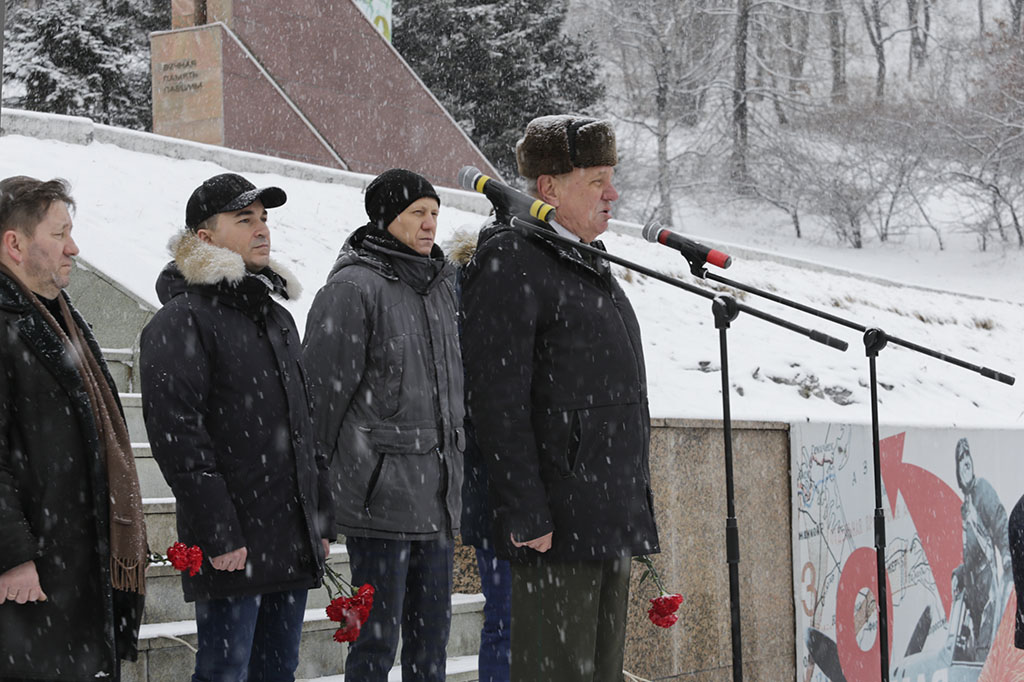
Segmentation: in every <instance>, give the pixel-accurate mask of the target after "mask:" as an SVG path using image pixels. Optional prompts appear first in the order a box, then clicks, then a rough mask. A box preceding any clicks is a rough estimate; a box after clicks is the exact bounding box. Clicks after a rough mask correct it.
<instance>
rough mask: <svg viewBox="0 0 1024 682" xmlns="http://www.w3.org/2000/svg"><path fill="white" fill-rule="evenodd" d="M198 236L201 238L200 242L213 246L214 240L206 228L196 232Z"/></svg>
mask: <svg viewBox="0 0 1024 682" xmlns="http://www.w3.org/2000/svg"><path fill="white" fill-rule="evenodd" d="M196 236H197V237H199V241H201V242H205V243H206V244H212V243H213V239H212V238H210V231H209V230H207V229H205V228H200V229H198V230H196Z"/></svg>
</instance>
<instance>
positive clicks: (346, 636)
mask: <svg viewBox="0 0 1024 682" xmlns="http://www.w3.org/2000/svg"><path fill="white" fill-rule="evenodd" d="M357 639H359V626H358V625H356V626H355V627H348V626H345V627H343V628H340V629H338V630H335V631H334V641H335V642H354V641H356V640H357Z"/></svg>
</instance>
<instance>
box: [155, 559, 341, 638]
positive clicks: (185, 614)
mask: <svg viewBox="0 0 1024 682" xmlns="http://www.w3.org/2000/svg"><path fill="white" fill-rule="evenodd" d="M150 547H151V548H152V549H154V551H158V552H160V553H161V554H163V553H164V552H165V547H159V548H157V547H156V546H154V545H153V544H152V543H151V544H150ZM329 561H330V565H331V567H332V568H333V569H334V570H335V571H337V572H338V573H340V574H341V575H342V576H343V577H344V578H345V579H346V580H348V579H349V569H348V552H347V551H346V550H345V545H340V544H335V545H331V556H330V559H329ZM329 603H331V600H330V597H329V596H328V594H327V588H326V587H319V588H317V589H315V590H311V591H310V593H309V597H308V599H307V601H306V607H307V608H310V609H313V608H319V609H323V608H326V607H327V605H328V604H329ZM195 616H196V611H195V606H194V605H193V604H192V603H186V602H185V600H184V598H183V597H182V594H181V571H177V570H175V569H174V568H173V567H171V566H170V564H153V565H151V566H150V567H149V570H147V571H146V612H145V615H144V617H143V622H144V623H169V622H174V621H185V620H192V619H194V618H195Z"/></svg>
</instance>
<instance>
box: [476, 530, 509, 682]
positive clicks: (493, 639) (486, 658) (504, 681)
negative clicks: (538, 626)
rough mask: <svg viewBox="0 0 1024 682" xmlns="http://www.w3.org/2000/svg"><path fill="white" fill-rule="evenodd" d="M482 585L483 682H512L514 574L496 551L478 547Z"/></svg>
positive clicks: (477, 557)
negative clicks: (510, 663)
mask: <svg viewBox="0 0 1024 682" xmlns="http://www.w3.org/2000/svg"><path fill="white" fill-rule="evenodd" d="M476 565H477V568H479V569H480V586H481V588H482V589H483V591H484V600H485V601H484V626H483V628H482V629H481V630H480V657H479V662H478V664H477V665H478V667H479V674H480V682H509V678H508V674H509V673H508V669H509V661H510V656H511V654H510V647H511V644H512V641H511V634H512V629H511V627H510V626H511V623H512V606H511V595H512V571H511V569H510V568H509V564H508V561H506V560H504V559H499V558H498V557H497V556H495V554H494V548H493V547H488V548H487V549H481V548H480V547H477V548H476Z"/></svg>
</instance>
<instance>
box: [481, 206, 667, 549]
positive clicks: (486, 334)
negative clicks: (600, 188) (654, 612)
mask: <svg viewBox="0 0 1024 682" xmlns="http://www.w3.org/2000/svg"><path fill="white" fill-rule="evenodd" d="M594 245H595V246H597V245H599V243H598V242H595V244H594ZM462 304H463V315H464V318H463V327H462V338H463V357H464V361H465V367H466V382H467V389H468V390H467V397H468V403H469V409H470V416H471V418H472V420H473V424H474V426H475V429H476V436H477V439H478V441H479V443H480V448H481V450H482V452H483V454H484V457H485V458H486V461H487V469H488V475H489V477H490V484H491V486H490V488H491V494H492V497H493V500H494V502H495V511H496V514H497V522H496V529H495V534H494V535H495V544H496V549H497V552H498V555H499V556H501V557H503V558H509V559H512V560H514V561H531V560H538V559H539V560H548V561H558V560H573V561H576V560H590V559H607V558H612V557H618V556H630V555H637V554H650V553H654V552H657V551H659V550H658V534H657V529H656V527H655V523H654V510H653V506H654V505H653V499H652V495H651V487H650V472H649V466H648V448H649V439H650V419H649V414H648V408H647V387H646V378H645V370H644V358H643V350H642V347H641V343H640V327H639V325H638V323H637V320H636V316H635V315H634V313H633V309H632V307H631V306H630V304H629V301H628V300H627V299H626V295H625V293H624V292H623V291H622V289H621V287H619V285H618V283H617V282H616V281H615V279H614V278H613V277H612V276H611V273H610V272H609V270H608V268H607V265H606V263H605V262H604V261H593V260H591V259H590V258H587V257H584V255H583V254H582V252H580V251H578V250H577V249H573V248H572V247H569V246H562V245H560V244H552V243H550V242H548V241H546V240H544V239H541V238H540V237H537V236H533V235H530V236H527V235H526V234H524V233H522V232H520V231H519V230H518V229H513V228H510V227H508V226H507V225H503V224H501V223H496V224H493V225H491V226H489V227H487V228H485V229H484V230H483V231H482V232H481V234H480V238H479V243H478V247H477V251H476V254H475V255H474V256H473V259H472V260H471V262H470V264H469V265H468V267H467V268H466V270H465V272H464V276H463V280H462ZM552 531H553V533H554V534H553V537H552V543H553V544H552V547H551V549H550V550H549V551H548V552H547V553H545V554H543V555H541V554H538V553H537V552H535V551H533V550H530V549H526V548H521V549H516V548H514V547H513V546H512V543H511V541H510V535H514V536H515V538H516V539H517V540H520V541H525V540H531V539H533V538H538V537H541V536H543V535H545V534H546V533H548V532H552Z"/></svg>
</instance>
